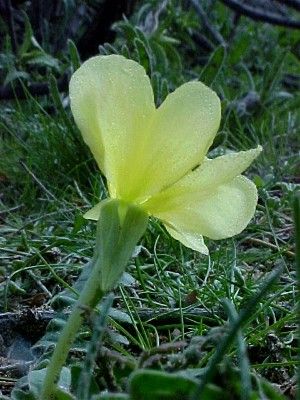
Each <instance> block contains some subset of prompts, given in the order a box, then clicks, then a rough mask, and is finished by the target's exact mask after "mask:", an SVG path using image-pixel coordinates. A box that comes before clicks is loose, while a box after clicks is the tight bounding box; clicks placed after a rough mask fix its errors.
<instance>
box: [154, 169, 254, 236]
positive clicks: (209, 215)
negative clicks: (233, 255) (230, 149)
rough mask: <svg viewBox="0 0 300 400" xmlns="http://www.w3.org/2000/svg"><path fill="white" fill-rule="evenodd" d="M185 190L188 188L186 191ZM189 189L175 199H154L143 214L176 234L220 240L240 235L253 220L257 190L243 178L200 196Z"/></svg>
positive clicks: (199, 191)
mask: <svg viewBox="0 0 300 400" xmlns="http://www.w3.org/2000/svg"><path fill="white" fill-rule="evenodd" d="M186 189H188V188H186ZM198 189H199V190H195V188H194V187H191V188H190V190H187V191H186V192H181V193H180V195H179V194H178V196H177V197H175V198H172V197H169V198H168V199H167V198H162V199H161V200H162V203H160V204H161V207H160V206H159V202H158V201H157V199H156V202H155V207H154V208H151V206H153V205H154V203H153V204H151V202H149V203H148V205H147V208H146V209H147V211H148V212H151V213H152V214H153V215H155V216H156V217H157V218H159V219H161V220H162V221H163V222H165V223H167V224H170V225H171V226H172V227H176V230H177V231H178V232H182V233H185V232H189V234H192V233H194V234H195V235H203V236H207V237H209V238H211V239H224V238H228V237H231V236H234V235H236V234H238V233H240V232H241V231H242V230H243V229H245V227H246V226H247V224H248V223H249V221H250V219H251V218H252V217H253V215H254V212H255V207H256V204H257V190H256V186H255V185H254V183H253V182H251V181H250V180H249V179H247V178H246V177H244V176H241V175H239V176H237V177H235V178H234V179H232V180H231V181H229V182H227V183H224V184H222V185H219V186H218V187H217V188H215V190H213V191H211V192H209V193H206V194H205V195H203V194H202V193H201V190H200V188H198Z"/></svg>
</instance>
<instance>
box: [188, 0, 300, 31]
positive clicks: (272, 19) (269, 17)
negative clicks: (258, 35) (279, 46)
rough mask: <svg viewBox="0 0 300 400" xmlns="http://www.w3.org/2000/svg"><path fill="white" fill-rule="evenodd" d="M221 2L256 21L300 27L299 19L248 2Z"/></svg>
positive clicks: (224, 0)
mask: <svg viewBox="0 0 300 400" xmlns="http://www.w3.org/2000/svg"><path fill="white" fill-rule="evenodd" d="M192 1H194V0H192ZM220 1H221V2H222V3H223V4H225V5H226V6H228V7H229V8H231V9H232V10H234V11H236V12H238V13H240V14H243V15H246V16H247V17H249V18H252V19H254V20H257V21H263V22H268V23H270V24H273V25H280V26H285V27H287V28H293V29H300V21H297V20H294V19H287V18H284V17H282V16H280V15H277V14H275V13H273V12H269V11H264V12H263V11H261V10H258V9H257V8H254V7H252V6H249V5H248V4H242V3H240V2H239V1H238V0H220Z"/></svg>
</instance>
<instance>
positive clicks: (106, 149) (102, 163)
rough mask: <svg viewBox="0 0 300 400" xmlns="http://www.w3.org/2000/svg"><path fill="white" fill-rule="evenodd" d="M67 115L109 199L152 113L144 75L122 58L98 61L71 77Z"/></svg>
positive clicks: (148, 89) (147, 81) (151, 99)
mask: <svg viewBox="0 0 300 400" xmlns="http://www.w3.org/2000/svg"><path fill="white" fill-rule="evenodd" d="M70 99H71V109H72V112H73V115H74V118H75V121H76V123H77V125H78V127H79V129H80V131H81V133H82V136H83V139H84V141H85V142H86V143H87V145H88V146H89V147H90V149H91V151H92V153H93V155H94V157H95V159H96V161H97V163H98V165H99V167H100V169H101V170H102V172H103V173H104V174H105V175H106V178H107V180H108V184H109V185H110V191H111V192H112V193H111V195H114V193H113V192H114V191H115V190H116V188H115V184H116V183H117V182H123V180H124V174H129V175H130V174H131V172H132V171H131V170H130V165H131V163H130V161H131V157H132V148H134V149H135V150H136V146H139V145H140V141H141V140H142V139H143V137H142V132H143V129H144V127H145V125H146V124H147V123H148V120H149V119H151V115H152V113H153V112H154V111H155V105H154V100H153V92H152V87H151V84H150V81H149V78H148V77H147V75H146V73H145V70H144V69H143V67H141V66H140V65H139V64H138V63H136V62H134V61H132V60H128V59H126V58H124V57H122V56H118V55H110V56H97V57H93V58H90V59H89V60H88V61H86V62H85V63H83V65H82V66H81V67H80V68H79V69H78V70H77V71H76V72H75V73H74V74H73V76H72V78H71V81H70Z"/></svg>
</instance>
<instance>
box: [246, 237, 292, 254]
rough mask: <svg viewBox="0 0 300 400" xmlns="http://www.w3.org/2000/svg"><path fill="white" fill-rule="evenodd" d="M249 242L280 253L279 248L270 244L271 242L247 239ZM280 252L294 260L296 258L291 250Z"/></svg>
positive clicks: (281, 250)
mask: <svg viewBox="0 0 300 400" xmlns="http://www.w3.org/2000/svg"><path fill="white" fill-rule="evenodd" d="M247 242H250V243H253V244H258V245H261V246H265V247H269V248H270V249H272V250H277V251H278V247H277V246H276V245H275V244H273V243H269V242H265V241H264V240H262V239H258V238H247ZM280 252H282V253H284V254H286V255H288V256H289V257H292V258H294V257H295V253H294V252H293V251H291V250H285V249H280Z"/></svg>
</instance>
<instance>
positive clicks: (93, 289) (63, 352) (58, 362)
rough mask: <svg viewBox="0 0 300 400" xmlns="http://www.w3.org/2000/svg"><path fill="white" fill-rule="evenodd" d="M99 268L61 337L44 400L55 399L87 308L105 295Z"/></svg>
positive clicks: (49, 373) (98, 266)
mask: <svg viewBox="0 0 300 400" xmlns="http://www.w3.org/2000/svg"><path fill="white" fill-rule="evenodd" d="M99 268H100V265H99V264H98V265H97V264H96V265H95V266H94V268H93V270H92V273H91V275H90V277H89V279H88V280H87V282H86V284H85V286H84V288H83V291H82V292H81V294H80V297H79V299H78V301H77V302H76V304H75V307H74V310H73V311H72V313H71V315H70V317H69V319H68V321H67V322H66V325H65V326H64V328H63V330H62V333H61V334H60V336H59V339H58V342H57V345H56V347H55V349H54V353H53V355H52V357H51V360H50V363H49V365H48V367H47V372H46V375H45V379H44V384H43V390H42V394H41V398H42V399H43V400H53V399H55V391H56V381H57V380H58V378H59V375H60V371H61V368H62V366H63V365H64V363H65V361H66V359H67V356H68V353H69V350H70V347H71V345H72V343H73V341H74V339H75V336H76V333H77V331H78V329H79V328H80V326H81V324H82V322H83V319H84V313H85V309H86V308H87V307H88V308H93V307H95V306H96V305H97V303H98V302H99V301H100V300H101V299H102V297H103V295H104V293H103V292H102V291H101V290H99Z"/></svg>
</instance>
